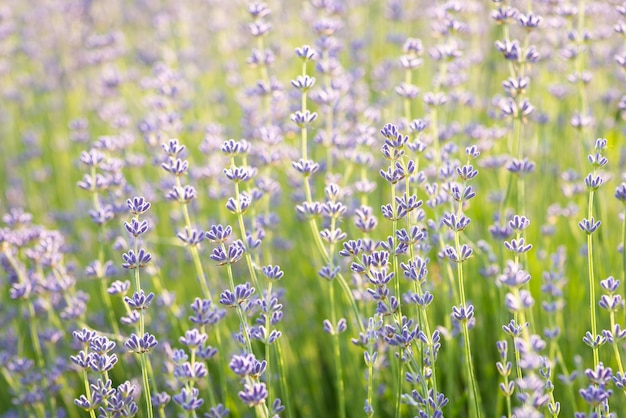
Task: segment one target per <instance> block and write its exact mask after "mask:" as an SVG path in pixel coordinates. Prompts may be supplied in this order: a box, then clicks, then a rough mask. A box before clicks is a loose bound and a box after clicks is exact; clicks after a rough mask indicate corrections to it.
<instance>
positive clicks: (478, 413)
mask: <svg viewBox="0 0 626 418" xmlns="http://www.w3.org/2000/svg"><path fill="white" fill-rule="evenodd" d="M461 210H462V203H461V202H460V203H459V208H458V211H457V215H460V214H461ZM460 236H461V234H460V231H455V232H454V245H455V247H456V253H457V255H458V256H459V257H460V255H461V240H460ZM456 266H457V267H456V268H457V278H458V284H459V295H460V297H461V306H462V307H464V308H465V307H466V302H465V286H464V283H463V282H464V277H463V263H462V262H460V260H459V262H457V263H456ZM463 343H464V346H465V369H466V372H467V377H468V378H469V380H470V386H471V398H472V403H473V405H472V409H473V411H472V412H473V414H472V416H474V417H478V418H480V417H482V410H481V400H480V392H479V390H478V382H477V381H476V376H475V373H474V364H473V362H472V349H471V346H470V341H469V328H468V323H467V320H464V321H463Z"/></svg>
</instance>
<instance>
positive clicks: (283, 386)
mask: <svg viewBox="0 0 626 418" xmlns="http://www.w3.org/2000/svg"><path fill="white" fill-rule="evenodd" d="M275 347H276V355H277V357H278V374H279V376H280V389H281V391H282V393H283V403H284V405H285V411H286V412H287V415H286V416H288V417H293V416H294V415H293V410H292V409H291V402H289V399H290V397H289V386H288V385H287V378H286V376H285V364H284V362H283V350H282V348H281V346H280V340H278V341H276V344H275Z"/></svg>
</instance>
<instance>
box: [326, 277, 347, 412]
mask: <svg viewBox="0 0 626 418" xmlns="http://www.w3.org/2000/svg"><path fill="white" fill-rule="evenodd" d="M328 297H329V299H330V320H331V321H332V323H333V327H334V326H336V324H337V313H336V307H335V289H334V281H329V282H328ZM332 338H333V354H334V356H335V375H336V379H337V383H336V384H337V392H338V394H337V396H338V400H339V417H340V418H346V394H345V389H344V384H343V367H342V361H341V347H340V345H339V335H338V334H336V333H335V335H333V336H332Z"/></svg>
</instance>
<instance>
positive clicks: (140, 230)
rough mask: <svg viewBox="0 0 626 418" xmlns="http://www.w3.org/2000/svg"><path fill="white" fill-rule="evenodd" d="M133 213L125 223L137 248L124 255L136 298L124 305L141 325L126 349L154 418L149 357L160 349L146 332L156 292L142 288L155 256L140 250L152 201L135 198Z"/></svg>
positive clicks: (126, 300)
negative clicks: (143, 271)
mask: <svg viewBox="0 0 626 418" xmlns="http://www.w3.org/2000/svg"><path fill="white" fill-rule="evenodd" d="M127 204H128V208H129V210H130V213H131V214H132V215H133V217H132V218H131V220H130V222H124V228H125V229H126V231H127V232H128V233H129V234H130V235H131V236H132V237H133V238H134V239H133V249H131V250H129V251H128V252H127V253H124V254H123V255H122V258H123V259H124V263H122V267H124V268H125V269H128V270H132V271H133V276H134V282H135V291H134V293H133V295H132V297H124V302H126V304H127V305H128V306H129V307H130V309H132V310H133V311H136V312H138V313H139V323H138V324H137V328H136V333H133V334H131V335H130V337H129V339H128V340H126V342H125V343H124V346H125V347H126V348H127V349H128V350H130V351H132V352H134V353H136V354H137V355H138V356H139V363H140V366H141V377H142V381H143V393H144V399H145V404H146V414H147V416H148V418H152V417H153V416H154V415H153V411H152V402H151V396H150V387H151V386H150V380H154V376H153V374H152V372H151V366H150V360H149V358H148V354H149V353H150V352H151V351H152V350H153V349H154V348H155V347H156V346H157V344H158V341H157V339H156V337H155V336H154V335H152V334H149V333H147V332H146V331H145V313H144V311H145V310H146V309H148V307H149V306H150V304H151V302H152V299H154V293H152V292H150V293H148V294H147V295H146V294H145V292H144V291H143V289H142V288H141V280H140V274H139V270H140V269H142V268H144V267H146V266H147V265H148V263H150V262H151V261H152V255H151V254H150V253H149V252H147V251H146V250H145V249H143V248H140V236H142V235H143V234H144V233H145V232H147V231H148V221H147V220H142V221H140V220H139V216H140V215H143V214H145V213H146V212H147V211H148V210H149V209H150V206H151V204H150V202H148V201H146V200H145V199H144V198H143V197H134V198H132V199H128V201H127Z"/></svg>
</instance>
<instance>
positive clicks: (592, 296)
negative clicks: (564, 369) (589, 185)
mask: <svg viewBox="0 0 626 418" xmlns="http://www.w3.org/2000/svg"><path fill="white" fill-rule="evenodd" d="M593 195H594V191H593V190H590V191H589V205H588V208H587V219H589V220H591V216H592V208H593ZM587 267H588V274H589V310H590V312H591V335H592V338H595V337H596V335H597V333H598V331H597V318H596V289H595V283H596V281H595V276H594V271H593V239H592V235H591V234H589V233H588V234H587ZM598 363H600V356H599V354H598V347H597V346H595V347H593V368H594V370H595V369H597V368H598Z"/></svg>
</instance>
